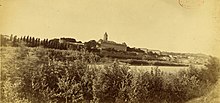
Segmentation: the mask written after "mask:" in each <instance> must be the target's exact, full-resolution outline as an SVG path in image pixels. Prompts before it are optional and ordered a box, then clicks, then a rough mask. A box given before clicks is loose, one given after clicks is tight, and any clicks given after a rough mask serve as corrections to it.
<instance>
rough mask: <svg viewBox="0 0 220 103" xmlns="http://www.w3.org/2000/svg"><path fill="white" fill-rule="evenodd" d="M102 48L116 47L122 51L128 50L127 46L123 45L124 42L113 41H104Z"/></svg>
mask: <svg viewBox="0 0 220 103" xmlns="http://www.w3.org/2000/svg"><path fill="white" fill-rule="evenodd" d="M100 48H101V49H109V48H111V49H115V50H120V51H127V46H126V45H122V44H113V43H106V42H102V43H101V45H100Z"/></svg>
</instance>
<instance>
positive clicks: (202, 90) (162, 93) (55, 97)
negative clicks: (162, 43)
mask: <svg viewBox="0 0 220 103" xmlns="http://www.w3.org/2000/svg"><path fill="white" fill-rule="evenodd" d="M0 50H1V55H0V57H1V61H0V62H1V82H0V85H1V88H0V90H1V102H3V103H30V102H31V103H39V102H41V103H73V102H77V103H78V102H79V103H85V102H86V103H88V102H89V103H103V102H104V103H105V102H107V103H137V102H139V103H184V102H187V101H190V100H193V99H195V98H199V97H201V96H205V95H209V91H211V90H210V89H212V87H215V86H216V85H215V84H216V83H218V82H217V81H218V74H219V68H220V66H219V61H218V60H217V59H216V58H214V57H213V58H212V59H211V60H210V62H209V63H208V64H207V65H205V69H204V68H199V69H198V68H197V67H194V66H190V67H189V69H187V70H184V69H183V70H181V71H177V72H175V73H164V72H162V71H163V67H159V68H157V67H155V68H152V69H151V70H148V71H141V72H134V71H135V70H136V69H135V68H133V69H132V68H131V67H129V66H128V65H120V63H119V62H117V61H115V62H114V63H110V64H108V65H105V64H104V65H103V66H102V67H101V68H100V67H95V66H94V67H92V66H89V65H90V64H93V65H95V64H96V63H97V59H98V58H97V57H96V56H95V55H94V54H92V53H88V52H86V51H71V50H55V49H44V48H38V47H37V48H27V47H1V48H0ZM160 69H161V70H160ZM164 69H165V68H164ZM217 85H218V84H217ZM210 95H211V94H210Z"/></svg>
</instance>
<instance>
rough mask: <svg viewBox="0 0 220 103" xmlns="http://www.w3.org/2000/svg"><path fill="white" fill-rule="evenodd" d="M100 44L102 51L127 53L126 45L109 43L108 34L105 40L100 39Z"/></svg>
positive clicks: (105, 35)
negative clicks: (110, 50)
mask: <svg viewBox="0 0 220 103" xmlns="http://www.w3.org/2000/svg"><path fill="white" fill-rule="evenodd" d="M98 43H99V46H98V48H99V49H101V50H102V49H113V50H117V51H127V45H126V43H122V44H119V43H116V42H114V41H109V40H108V34H107V33H106V32H105V34H104V38H103V39H100V40H99V41H98Z"/></svg>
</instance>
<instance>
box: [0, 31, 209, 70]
mask: <svg viewBox="0 0 220 103" xmlns="http://www.w3.org/2000/svg"><path fill="white" fill-rule="evenodd" d="M108 36H109V35H108V34H107V32H105V33H104V36H103V39H100V40H98V41H97V40H90V41H88V42H84V43H83V42H81V41H77V40H76V39H75V38H65V37H63V38H59V39H57V38H54V39H50V40H49V39H43V40H40V38H35V37H31V36H23V37H17V36H16V35H11V36H8V35H2V34H1V46H19V45H25V46H27V47H43V48H51V49H60V50H77V51H82V50H84V51H87V52H91V53H94V54H96V55H97V56H99V57H100V58H101V59H100V62H103V61H105V62H106V60H107V62H112V61H113V60H115V59H117V60H119V61H120V62H121V63H128V64H131V65H159V66H189V65H191V64H196V65H204V64H206V63H207V62H208V59H209V56H207V55H204V54H192V53H174V52H166V51H160V50H151V49H147V48H136V47H129V46H128V45H127V44H126V43H125V42H123V43H116V42H115V41H113V40H108ZM106 58H107V59H106Z"/></svg>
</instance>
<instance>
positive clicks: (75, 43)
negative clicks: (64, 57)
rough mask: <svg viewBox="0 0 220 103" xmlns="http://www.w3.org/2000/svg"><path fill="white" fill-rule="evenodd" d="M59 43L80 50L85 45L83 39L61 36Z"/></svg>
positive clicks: (70, 48)
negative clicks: (77, 39)
mask: <svg viewBox="0 0 220 103" xmlns="http://www.w3.org/2000/svg"><path fill="white" fill-rule="evenodd" d="M59 43H61V44H65V45H67V49H69V50H76V49H77V50H80V49H82V48H83V46H84V44H83V43H82V42H81V41H76V40H75V39H74V38H60V39H59Z"/></svg>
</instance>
